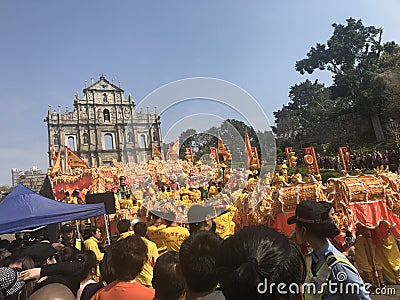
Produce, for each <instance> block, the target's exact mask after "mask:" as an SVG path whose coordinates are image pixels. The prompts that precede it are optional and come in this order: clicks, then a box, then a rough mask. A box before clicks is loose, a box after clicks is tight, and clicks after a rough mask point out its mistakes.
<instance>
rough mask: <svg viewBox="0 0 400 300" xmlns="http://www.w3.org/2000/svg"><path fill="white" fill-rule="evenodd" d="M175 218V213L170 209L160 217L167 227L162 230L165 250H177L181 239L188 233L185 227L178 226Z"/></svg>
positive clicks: (181, 241) (184, 238)
mask: <svg viewBox="0 0 400 300" xmlns="http://www.w3.org/2000/svg"><path fill="white" fill-rule="evenodd" d="M175 218H176V216H175V214H174V213H173V212H171V211H169V212H166V213H165V214H164V216H163V218H162V219H163V222H164V223H165V225H166V226H167V227H165V228H164V229H163V230H162V234H163V239H164V244H165V246H166V247H167V251H177V252H179V249H180V248H181V245H182V243H183V241H184V240H186V238H187V237H188V236H189V235H190V233H189V230H187V229H186V228H185V227H181V226H179V225H178V224H177V223H176V221H175Z"/></svg>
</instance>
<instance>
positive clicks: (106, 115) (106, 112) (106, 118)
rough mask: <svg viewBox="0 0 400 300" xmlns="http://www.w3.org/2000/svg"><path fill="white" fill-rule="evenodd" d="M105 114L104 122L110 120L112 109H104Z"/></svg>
mask: <svg viewBox="0 0 400 300" xmlns="http://www.w3.org/2000/svg"><path fill="white" fill-rule="evenodd" d="M103 114H104V122H110V111H109V110H108V109H105V110H104V111H103Z"/></svg>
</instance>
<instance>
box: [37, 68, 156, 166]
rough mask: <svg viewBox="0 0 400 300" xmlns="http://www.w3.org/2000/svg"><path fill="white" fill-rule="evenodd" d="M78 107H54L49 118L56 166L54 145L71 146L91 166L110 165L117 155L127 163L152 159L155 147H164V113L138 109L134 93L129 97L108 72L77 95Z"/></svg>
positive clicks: (59, 146) (48, 124)
mask: <svg viewBox="0 0 400 300" xmlns="http://www.w3.org/2000/svg"><path fill="white" fill-rule="evenodd" d="M73 106H74V109H73V111H69V110H68V107H67V108H66V111H65V112H64V113H61V106H59V107H58V111H55V110H53V111H52V110H51V106H49V110H48V114H47V118H46V119H45V122H47V129H48V141H49V143H48V147H49V148H48V149H49V165H50V166H53V164H54V160H53V159H52V158H51V156H52V149H54V150H55V153H58V150H59V149H61V151H62V165H63V166H65V161H64V148H65V146H68V147H69V148H70V149H71V150H73V151H74V152H75V153H76V154H77V155H79V156H80V157H81V158H82V159H83V160H84V161H85V162H86V163H87V164H88V166H89V167H98V166H102V165H110V164H111V162H112V160H113V159H116V160H117V161H119V162H123V163H132V162H133V163H137V162H145V161H147V160H149V159H151V154H152V147H153V145H154V146H157V147H160V146H161V143H162V140H161V130H160V117H159V115H158V114H157V112H156V111H154V112H149V111H146V112H142V111H140V112H137V111H136V109H135V108H136V105H135V102H134V100H133V98H132V96H131V95H129V97H128V98H127V99H126V98H125V96H124V90H123V89H121V87H120V86H117V85H115V84H114V81H112V82H109V81H108V80H107V79H106V78H105V76H104V75H101V76H100V79H99V80H98V81H97V82H92V84H91V85H90V86H87V84H86V87H85V88H84V89H83V97H82V98H79V95H78V93H77V94H76V95H75V99H74V104H73Z"/></svg>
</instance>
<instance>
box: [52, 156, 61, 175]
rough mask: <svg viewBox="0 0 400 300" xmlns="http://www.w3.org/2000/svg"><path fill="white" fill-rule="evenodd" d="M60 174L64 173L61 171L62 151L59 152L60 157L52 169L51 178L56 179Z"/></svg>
mask: <svg viewBox="0 0 400 300" xmlns="http://www.w3.org/2000/svg"><path fill="white" fill-rule="evenodd" d="M58 172H62V169H61V151H60V150H58V155H57V159H56V162H55V163H54V166H53V167H52V168H51V171H50V177H54V175H56V174H57V173H58Z"/></svg>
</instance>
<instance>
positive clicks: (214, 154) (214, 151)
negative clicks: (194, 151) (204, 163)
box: [210, 147, 217, 160]
mask: <svg viewBox="0 0 400 300" xmlns="http://www.w3.org/2000/svg"><path fill="white" fill-rule="evenodd" d="M210 158H211V159H213V160H215V159H216V158H217V149H216V148H215V147H210Z"/></svg>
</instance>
